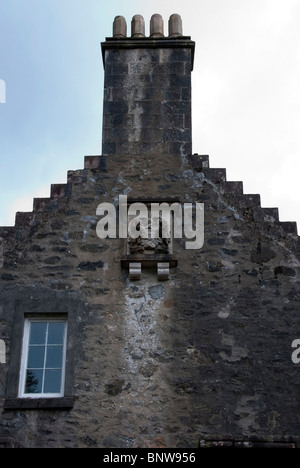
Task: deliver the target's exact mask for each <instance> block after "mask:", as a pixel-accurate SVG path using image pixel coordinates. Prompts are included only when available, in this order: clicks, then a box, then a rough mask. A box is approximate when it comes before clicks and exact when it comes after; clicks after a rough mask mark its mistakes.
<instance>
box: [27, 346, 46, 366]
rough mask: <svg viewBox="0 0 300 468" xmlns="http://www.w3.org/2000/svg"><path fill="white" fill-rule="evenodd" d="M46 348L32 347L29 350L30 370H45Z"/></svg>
mask: <svg viewBox="0 0 300 468" xmlns="http://www.w3.org/2000/svg"><path fill="white" fill-rule="evenodd" d="M44 355H45V347H44V346H30V347H29V350H28V364H27V367H28V368H31V369H32V368H43V367H44Z"/></svg>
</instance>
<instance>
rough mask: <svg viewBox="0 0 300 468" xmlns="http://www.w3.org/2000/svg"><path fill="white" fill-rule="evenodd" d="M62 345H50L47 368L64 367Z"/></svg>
mask: <svg viewBox="0 0 300 468" xmlns="http://www.w3.org/2000/svg"><path fill="white" fill-rule="evenodd" d="M62 354H63V347H62V346H48V347H47V357H46V368H49V367H52V368H53V367H54V368H55V367H56V368H57V367H58V368H61V367H62Z"/></svg>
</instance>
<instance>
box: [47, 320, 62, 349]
mask: <svg viewBox="0 0 300 468" xmlns="http://www.w3.org/2000/svg"><path fill="white" fill-rule="evenodd" d="M64 331H65V324H64V323H62V322H56V323H55V322H53V323H49V330H48V344H63V341H64Z"/></svg>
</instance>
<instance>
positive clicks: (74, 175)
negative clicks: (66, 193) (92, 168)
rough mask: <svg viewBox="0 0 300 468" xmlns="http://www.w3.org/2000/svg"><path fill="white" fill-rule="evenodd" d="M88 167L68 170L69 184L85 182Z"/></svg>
mask: <svg viewBox="0 0 300 468" xmlns="http://www.w3.org/2000/svg"><path fill="white" fill-rule="evenodd" d="M87 173H88V171H87V169H77V170H76V171H68V177H67V180H68V184H84V183H85V182H86V181H87Z"/></svg>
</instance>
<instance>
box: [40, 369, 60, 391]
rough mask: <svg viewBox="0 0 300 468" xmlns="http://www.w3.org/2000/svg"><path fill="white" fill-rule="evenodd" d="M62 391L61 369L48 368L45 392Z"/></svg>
mask: <svg viewBox="0 0 300 468" xmlns="http://www.w3.org/2000/svg"><path fill="white" fill-rule="evenodd" d="M60 391H61V370H60V369H55V370H46V371H45V382H44V393H60Z"/></svg>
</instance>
